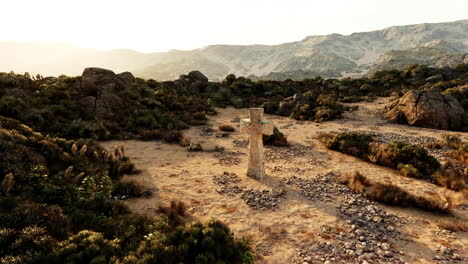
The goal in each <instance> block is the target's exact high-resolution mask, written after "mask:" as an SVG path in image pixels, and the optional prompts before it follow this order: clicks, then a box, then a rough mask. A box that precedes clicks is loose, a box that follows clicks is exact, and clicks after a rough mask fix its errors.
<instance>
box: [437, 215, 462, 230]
mask: <svg viewBox="0 0 468 264" xmlns="http://www.w3.org/2000/svg"><path fill="white" fill-rule="evenodd" d="M437 226H438V227H440V228H443V229H446V230H450V231H452V232H458V231H461V232H468V221H467V220H465V219H459V218H448V219H441V220H438V221H437Z"/></svg>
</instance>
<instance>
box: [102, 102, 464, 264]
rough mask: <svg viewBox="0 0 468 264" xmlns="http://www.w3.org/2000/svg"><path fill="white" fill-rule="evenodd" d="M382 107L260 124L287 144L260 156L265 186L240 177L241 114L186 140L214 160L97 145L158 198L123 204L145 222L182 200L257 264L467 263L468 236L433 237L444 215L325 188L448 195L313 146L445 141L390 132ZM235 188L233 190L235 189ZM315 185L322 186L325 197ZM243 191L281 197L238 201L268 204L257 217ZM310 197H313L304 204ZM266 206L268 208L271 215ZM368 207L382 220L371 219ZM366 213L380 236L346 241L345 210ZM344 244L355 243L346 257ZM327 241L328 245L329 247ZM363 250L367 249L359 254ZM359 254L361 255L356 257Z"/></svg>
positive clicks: (218, 119) (152, 145) (159, 147)
mask: <svg viewBox="0 0 468 264" xmlns="http://www.w3.org/2000/svg"><path fill="white" fill-rule="evenodd" d="M387 100H388V99H379V100H378V101H376V102H373V103H358V104H357V105H359V107H360V108H359V110H358V111H356V112H351V113H346V114H345V118H343V119H340V120H335V121H330V122H325V123H313V122H301V121H295V120H291V119H288V118H284V117H278V116H270V115H266V118H267V119H268V120H270V121H271V122H273V123H274V124H275V125H276V126H277V127H279V128H280V130H281V131H282V132H284V133H285V134H287V136H288V139H289V141H290V142H291V143H292V145H291V146H290V147H288V148H276V147H275V148H266V150H265V154H266V172H267V177H266V178H265V179H264V180H262V181H256V180H253V179H251V178H248V177H246V176H245V170H246V168H247V155H246V153H247V149H246V148H247V147H246V144H245V141H246V139H247V136H246V135H244V134H241V133H240V132H239V131H238V129H237V127H236V126H237V125H238V124H239V123H238V122H237V120H238V119H239V118H246V117H247V115H248V112H247V111H246V109H234V108H226V109H217V110H218V112H219V114H218V115H216V116H212V117H210V121H209V123H208V125H207V126H203V127H192V128H190V129H189V130H186V131H184V135H185V136H186V137H189V138H190V139H191V141H192V142H200V143H201V144H202V145H203V146H204V148H205V149H212V148H214V146H222V147H224V148H225V151H224V152H221V153H220V152H207V151H203V152H188V151H187V149H186V148H184V147H181V146H177V145H169V144H164V143H161V142H141V141H134V140H131V141H110V142H103V143H102V145H103V146H104V147H106V148H112V147H113V146H114V145H122V144H124V145H125V147H126V154H127V155H128V156H130V158H132V159H133V160H134V162H135V164H136V165H137V167H138V168H139V169H142V170H143V172H142V173H141V174H140V175H136V176H132V177H135V178H138V179H139V180H141V181H144V182H145V184H146V185H147V186H150V187H153V188H155V189H156V192H155V195H154V197H152V198H148V199H145V198H142V199H130V200H128V204H129V205H130V207H131V208H132V209H133V210H136V211H138V212H141V213H148V214H151V213H153V212H154V209H156V208H157V207H158V206H159V205H160V203H161V201H164V202H169V201H170V200H172V199H179V200H181V201H183V202H184V203H186V204H187V205H188V207H189V212H190V213H191V214H192V216H193V217H194V218H195V219H199V220H208V219H211V218H216V219H219V220H221V221H223V222H225V223H226V224H228V225H229V226H230V228H231V229H232V231H233V232H234V233H235V234H236V235H238V236H245V237H248V238H251V239H252V243H253V246H254V248H255V249H256V251H257V253H258V255H259V256H260V257H259V259H258V262H259V263H305V262H307V263H323V262H324V261H326V260H328V261H330V262H329V263H334V262H337V263H340V259H341V260H343V262H342V263H349V262H354V261H356V262H357V260H354V261H351V260H350V259H358V256H362V257H361V258H360V260H361V261H365V259H366V256H367V255H366V254H369V256H370V257H369V258H370V259H369V262H370V263H374V262H379V261H384V260H385V261H388V262H394V263H398V262H399V261H400V260H399V259H403V260H404V261H406V262H410V263H434V262H435V261H436V260H434V257H435V256H440V257H441V258H447V259H448V258H452V259H451V260H450V261H454V262H456V263H461V262H459V261H458V262H457V260H453V258H456V255H457V254H458V255H460V256H468V250H467V248H468V235H467V233H466V232H465V233H463V232H456V233H452V232H446V231H443V230H441V229H439V228H438V227H437V226H436V219H437V218H440V217H441V216H435V215H433V214H429V213H424V212H421V211H417V210H413V209H402V208H397V207H388V206H383V205H378V204H367V202H362V203H360V202H359V201H360V198H359V197H357V198H356V197H355V196H353V194H349V193H347V192H346V191H344V190H342V189H340V187H339V186H338V187H337V186H336V185H333V184H331V183H329V182H327V180H326V178H327V177H332V176H333V175H337V174H340V173H348V172H353V171H356V170H358V171H360V172H361V173H362V174H364V175H366V176H370V177H372V178H373V179H375V180H379V181H392V182H395V183H397V184H398V185H400V186H403V187H404V188H405V189H407V190H410V191H412V192H417V193H426V194H427V195H438V194H443V193H446V192H448V191H447V190H444V189H443V188H439V187H437V186H435V185H433V184H430V183H428V182H425V181H419V180H414V179H409V178H404V177H402V176H400V175H398V174H397V173H396V172H395V171H394V170H391V169H387V168H383V167H380V166H376V165H373V164H370V163H366V162H363V161H360V160H358V159H356V158H353V157H350V156H347V155H344V154H341V153H337V152H333V151H330V150H328V149H326V148H325V147H324V146H322V144H320V143H319V141H318V140H317V135H318V134H319V133H321V132H330V131H336V132H339V131H346V130H360V131H373V132H376V133H383V134H385V135H386V136H385V137H387V138H390V139H391V138H392V137H397V136H398V135H400V136H403V137H406V138H408V137H409V139H408V140H416V141H417V140H431V139H430V138H439V137H440V135H441V134H442V133H443V132H444V131H439V130H432V129H423V128H416V127H408V126H403V125H396V124H388V123H387V122H385V121H384V120H382V119H381V118H379V117H378V116H376V115H375V113H376V111H377V110H379V109H380V108H382V106H383V105H382V104H383V103H385V102H387ZM221 124H230V125H233V126H235V127H236V131H235V132H233V133H228V134H229V136H228V137H222V136H221V134H222V133H221V132H219V131H217V130H216V127H217V126H218V125H221ZM208 128H213V129H215V131H213V132H210V129H208ZM461 136H462V137H464V138H465V140H466V139H468V135H467V133H464V134H462V135H461ZM224 172H227V173H229V175H231V174H235V175H236V176H237V178H236V177H235V176H232V175H231V176H228V175H223V173H224ZM330 172H331V174H330ZM327 173H328V174H327ZM219 175H221V176H219ZM317 175H321V176H323V177H322V178H321V179H322V180H316V179H317ZM324 175H325V176H324ZM214 176H219V177H218V178H217V179H224V180H229V179H231V180H232V179H234V182H231V183H228V184H217V183H219V180H218V181H216V182H215V180H214ZM293 176H296V177H298V178H300V179H302V180H308V181H309V182H306V183H304V182H302V183H301V184H302V185H301V184H297V182H295V180H292V181H291V182H289V184H288V182H287V181H285V178H288V177H293ZM230 177H231V178H230ZM236 179H237V180H240V181H238V182H236ZM314 179H315V180H314ZM323 179H324V180H323ZM307 183H309V185H307ZM320 186H323V189H321V188H322V187H320ZM250 189H252V190H273V193H279V194H278V195H277V196H275V197H273V198H272V197H271V196H268V195H265V196H256V194H253V192H250V193H247V194H246V195H245V196H244V197H245V199H250V200H251V201H252V203H254V204H258V203H262V201H263V200H265V207H267V209H255V208H253V207H250V206H249V205H248V204H247V203H246V202H245V201H244V200H243V199H242V196H243V194H242V193H243V192H246V191H248V190H250ZM301 190H302V191H301ZM283 191H284V192H285V193H284V194H282V192H283ZM219 192H221V193H219ZM237 192H241V193H237ZM308 192H309V193H310V195H309V196H307V195H305V193H308ZM314 192H315V193H314ZM277 197H278V198H277ZM255 198H257V199H258V200H257V201H256V200H255ZM355 198H356V199H357V201H358V202H356V203H354V204H347V203H348V201H347V200H349V199H351V200H353V199H355ZM273 203H274V205H273ZM340 206H341V207H340ZM342 206H348V207H347V208H348V209H346V208H345V209H343V210H341V209H339V208H342ZM366 206H367V207H366ZM269 207H272V208H273V209H268V208H269ZM371 207H375V208H377V211H378V210H382V212H381V213H374V212H373V210H374V209H372V208H371ZM363 208H367V209H365V210H370V211H372V214H373V215H372V216H373V217H374V218H375V217H380V218H382V217H383V218H384V220H382V223H383V222H385V223H384V224H382V225H380V222H376V223H377V224H376V227H375V228H377V229H378V228H380V229H382V227H383V229H385V230H384V231H381V232H380V231H379V232H380V233H378V234H373V233H372V232H371V231H372V230H371V229H372V228H371V227H369V228H367V227H366V225H365V224H364V225H363V227H362V228H363V231H364V235H363V236H366V237H364V238H363V239H364V241H366V242H364V241H361V240H359V239H360V238H359V236H358V237H355V238H354V237H353V236H354V234H352V236H351V237H349V236H347V234H349V233H354V231H353V230H354V229H355V228H356V227H355V226H356V225H354V227H353V224H352V223H354V222H353V221H355V219H354V220H353V219H351V218H352V217H353V216H352V213H351V215H346V212H347V211H346V210H351V212H352V210H355V211H356V210H358V211H359V210H361V209H362V210H364V209H363ZM369 208H370V209H369ZM340 210H341V211H340ZM342 211H344V213H343V212H342ZM366 213H367V211H364V214H363V217H364V216H366ZM461 213H466V211H465V212H461ZM389 226H391V227H389ZM386 228H387V229H388V230H389V231H388V230H386ZM393 228H394V229H395V230H394V229H393ZM330 230H331V231H330ZM340 232H341V233H340ZM376 232H377V231H376ZM355 233H359V232H355ZM366 234H367V235H369V237H367V235H366ZM398 234H400V235H398ZM374 235H375V237H374ZM386 236H389V237H388V240H387V241H388V244H390V248H391V249H390V250H387V251H389V252H390V253H389V256H386V255H385V256H382V257H380V258H379V254H380V252H378V250H379V248H382V252H384V251H385V248H386V246H385V245H383V246H382V245H381V242H383V241H381V240H382V239H384V240H385V237H386ZM382 237H384V238H382ZM347 241H348V242H350V243H354V244H352V245H351V246H350V247H349V248H346V247H347V245H346V243H345V242H347ZM353 241H354V242H353ZM356 241H361V242H362V243H365V245H364V246H362V245H361V244H359V245H357V244H356ZM324 242H329V243H330V244H332V245H331V246H327V244H326V243H325V244H324ZM361 242H359V243H361ZM340 243H341V244H340ZM441 244H443V245H444V246H446V247H448V248H450V249H451V252H450V253H447V254H444V253H443V252H442V253H441V252H437V251H436V250H437V249H438V248H439V246H440V245H441ZM327 247H329V248H327ZM362 247H364V248H363V249H362V250H361V249H360V248H362ZM371 247H376V249H375V250H374V249H372V248H371ZM330 248H335V251H340V250H344V251H343V252H344V253H343V254H345V255H346V254H348V255H347V256H348V259H347V260H346V257H344V256H341V258H340V257H337V258H332V257H330V256H329V255H327V254H328V253H327V252H328V251H327V250H329V251H330V252H331V250H332V249H330ZM366 248H371V250H367V249H366ZM346 250H351V251H353V252H352V253H351V252H349V251H346ZM359 250H361V251H363V253H362V254H361V251H359ZM400 251H401V252H400ZM366 252H367V253H366ZM373 252H374V253H373ZM401 253H403V254H401ZM333 254H337V255H339V254H341V253H333ZM371 254H374V255H371ZM390 254H392V256H390ZM454 254H455V255H454ZM316 258H317V259H316Z"/></svg>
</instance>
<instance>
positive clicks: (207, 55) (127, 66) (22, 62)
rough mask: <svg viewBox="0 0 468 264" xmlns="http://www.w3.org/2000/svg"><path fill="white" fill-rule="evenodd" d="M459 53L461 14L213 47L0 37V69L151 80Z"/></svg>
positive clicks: (355, 67) (330, 70)
mask: <svg viewBox="0 0 468 264" xmlns="http://www.w3.org/2000/svg"><path fill="white" fill-rule="evenodd" d="M437 41H439V42H441V43H445V46H449V47H451V49H434V48H432V50H430V52H429V49H430V48H427V47H426V48H425V47H424V45H426V44H429V43H437ZM439 46H442V45H439ZM418 47H419V48H418ZM392 51H401V52H400V53H398V52H397V53H398V54H396V53H392ZM467 53H468V19H465V20H458V21H453V22H444V23H423V24H414V25H404V26H391V27H387V28H384V29H381V30H374V31H369V32H356V33H352V34H349V35H341V34H337V33H333V34H329V35H316V36H307V37H305V38H303V39H302V40H299V41H293V42H288V43H283V44H277V45H263V44H254V45H229V44H218V45H208V46H205V47H201V48H198V49H194V50H170V51H167V52H155V53H142V52H138V51H134V50H130V49H118V50H110V51H100V50H96V49H90V48H77V47H75V46H73V45H69V44H62V45H59V44H57V43H55V44H49V45H48V44H44V43H42V44H40V45H36V44H35V43H27V42H15V44H14V45H11V43H10V45H8V42H0V57H1V58H2V60H1V61H0V71H10V70H15V71H19V72H21V71H25V72H26V71H28V72H31V73H34V74H35V73H41V74H43V75H58V74H62V73H65V74H68V75H79V74H80V73H81V69H83V68H85V67H89V66H96V67H103V68H108V69H112V70H114V71H117V72H120V71H131V72H134V73H135V75H136V76H139V77H142V78H146V79H149V78H152V79H156V80H158V81H162V80H170V79H175V78H178V76H179V75H181V74H183V73H186V72H188V71H191V70H200V71H202V72H203V73H205V75H207V76H208V77H209V78H210V79H212V80H219V79H222V78H224V77H225V76H226V75H227V74H230V73H234V74H236V75H240V76H251V77H255V78H260V79H262V77H263V78H273V79H274V75H275V74H274V73H280V75H281V77H284V76H288V77H289V78H292V79H303V78H311V77H315V76H310V74H311V73H313V74H318V75H322V77H325V78H331V77H332V78H338V77H347V76H362V75H366V74H369V73H370V72H372V71H374V70H379V69H388V67H395V68H398V69H401V68H404V67H406V66H407V64H408V63H414V62H416V63H432V64H434V66H435V65H437V66H439V67H440V66H442V67H443V66H452V64H453V63H456V62H460V61H462V62H464V60H467V61H468V58H466V56H464V55H465V54H467ZM401 54H406V55H408V54H409V56H406V57H404V58H412V60H413V61H408V60H405V59H401V56H400V55H401ZM396 55H398V56H396ZM382 56H383V57H382ZM447 56H448V57H447ZM460 58H461V59H460ZM389 61H391V62H392V63H389ZM430 66H432V65H430ZM289 73H294V74H289ZM288 74H289V75H288ZM268 76H269V77H268Z"/></svg>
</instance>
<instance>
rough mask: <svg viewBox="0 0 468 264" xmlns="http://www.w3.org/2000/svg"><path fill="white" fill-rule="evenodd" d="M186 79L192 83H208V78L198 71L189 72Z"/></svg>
mask: <svg viewBox="0 0 468 264" xmlns="http://www.w3.org/2000/svg"><path fill="white" fill-rule="evenodd" d="M188 78H189V79H190V80H192V81H199V82H208V78H207V77H206V76H205V75H204V74H203V73H201V72H200V71H191V72H189V74H188Z"/></svg>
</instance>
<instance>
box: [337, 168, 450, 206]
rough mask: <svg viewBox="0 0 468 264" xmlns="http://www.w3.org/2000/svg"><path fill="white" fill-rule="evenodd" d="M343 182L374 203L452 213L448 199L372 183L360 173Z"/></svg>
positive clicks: (391, 185) (395, 186)
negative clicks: (418, 194) (420, 194)
mask: <svg viewBox="0 0 468 264" xmlns="http://www.w3.org/2000/svg"><path fill="white" fill-rule="evenodd" d="M341 181H342V183H344V184H346V185H347V186H348V187H349V188H350V189H352V190H354V191H355V192H357V193H361V194H363V195H364V196H366V197H367V198H369V199H371V200H373V201H377V202H381V203H384V204H388V205H396V206H403V207H416V208H420V209H423V210H427V211H432V212H439V213H449V212H450V207H451V203H450V200H449V199H448V198H445V197H431V198H429V197H423V196H417V195H414V194H412V193H409V192H408V191H406V190H404V189H402V188H401V187H399V186H397V185H394V184H392V183H379V182H372V181H370V180H369V179H368V178H366V177H365V176H364V175H362V174H361V173H360V172H358V171H356V172H354V173H352V174H349V175H347V176H345V177H344V178H343V179H342V180H341Z"/></svg>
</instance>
